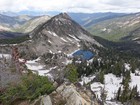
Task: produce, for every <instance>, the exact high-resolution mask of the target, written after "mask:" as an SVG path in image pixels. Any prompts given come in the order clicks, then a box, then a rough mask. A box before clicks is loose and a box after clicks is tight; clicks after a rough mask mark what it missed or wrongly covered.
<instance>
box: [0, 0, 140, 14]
mask: <svg viewBox="0 0 140 105" xmlns="http://www.w3.org/2000/svg"><path fill="white" fill-rule="evenodd" d="M0 11H1V12H20V11H45V12H48V11H59V12H81V13H95V12H121V13H122V12H126V13H132V12H140V0H0Z"/></svg>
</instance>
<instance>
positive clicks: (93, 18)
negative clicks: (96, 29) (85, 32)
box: [68, 12, 127, 27]
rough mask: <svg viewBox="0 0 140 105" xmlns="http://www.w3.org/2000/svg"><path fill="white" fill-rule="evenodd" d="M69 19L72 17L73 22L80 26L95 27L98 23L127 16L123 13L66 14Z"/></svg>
mask: <svg viewBox="0 0 140 105" xmlns="http://www.w3.org/2000/svg"><path fill="white" fill-rule="evenodd" d="M68 14H69V15H70V17H72V19H73V20H75V21H76V22H78V23H79V24H80V25H82V26H84V27H89V26H91V25H95V24H97V23H99V22H102V21H105V20H108V19H113V18H117V17H122V16H125V15H127V14H125V13H111V12H106V13H92V14H91V13H89V14H88V13H68Z"/></svg>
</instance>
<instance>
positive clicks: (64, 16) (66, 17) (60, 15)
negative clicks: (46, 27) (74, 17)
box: [55, 13, 71, 19]
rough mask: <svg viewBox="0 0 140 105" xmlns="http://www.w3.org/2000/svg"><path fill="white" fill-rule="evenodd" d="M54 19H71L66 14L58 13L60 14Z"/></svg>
mask: <svg viewBox="0 0 140 105" xmlns="http://www.w3.org/2000/svg"><path fill="white" fill-rule="evenodd" d="M55 18H65V19H71V17H70V16H69V15H68V14H67V13H60V14H58V15H56V16H55Z"/></svg>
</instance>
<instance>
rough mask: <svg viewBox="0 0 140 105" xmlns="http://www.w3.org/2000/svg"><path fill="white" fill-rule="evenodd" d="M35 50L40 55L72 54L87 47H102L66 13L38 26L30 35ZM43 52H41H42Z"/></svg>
mask: <svg viewBox="0 0 140 105" xmlns="http://www.w3.org/2000/svg"><path fill="white" fill-rule="evenodd" d="M30 37H31V39H32V41H33V42H32V44H33V46H34V50H35V51H36V52H37V53H38V54H43V53H46V52H53V53H56V52H59V51H62V52H65V53H71V52H73V51H75V50H77V49H80V47H82V46H83V45H82V43H84V44H86V45H88V46H89V45H91V44H96V45H98V46H101V45H100V44H99V43H98V42H97V41H96V40H94V38H93V37H91V34H90V33H89V32H87V31H86V30H84V29H83V28H82V27H81V26H80V25H79V24H77V23H76V22H74V21H73V20H72V19H71V18H70V17H69V16H68V15H67V14H66V13H62V14H59V15H57V16H55V17H53V18H51V19H50V20H49V21H47V22H46V23H44V24H42V25H40V26H38V27H37V28H36V29H35V30H34V31H32V33H31V34H30ZM40 51H41V52H40Z"/></svg>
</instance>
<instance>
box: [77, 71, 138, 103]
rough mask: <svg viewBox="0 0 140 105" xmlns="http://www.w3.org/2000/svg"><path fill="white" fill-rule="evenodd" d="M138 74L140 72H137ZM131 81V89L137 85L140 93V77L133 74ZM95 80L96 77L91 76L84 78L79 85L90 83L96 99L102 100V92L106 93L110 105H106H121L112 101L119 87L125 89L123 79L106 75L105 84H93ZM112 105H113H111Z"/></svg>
mask: <svg viewBox="0 0 140 105" xmlns="http://www.w3.org/2000/svg"><path fill="white" fill-rule="evenodd" d="M137 72H138V71H137ZM130 75H131V81H130V83H129V86H130V88H131V89H132V88H133V87H134V86H136V85H137V87H138V91H139V92H140V82H139V81H140V76H136V75H135V73H131V74H130ZM94 78H95V75H93V76H89V77H82V78H81V80H82V81H80V82H79V83H80V84H81V85H84V84H88V83H90V82H91V83H90V88H91V90H92V91H93V92H94V93H95V94H96V97H98V98H99V99H101V92H102V91H104V92H105V94H106V101H108V102H109V103H108V104H106V105H120V104H119V103H118V104H113V103H112V102H111V100H112V99H114V98H115V96H116V93H117V91H118V89H119V87H121V88H122V87H123V86H122V84H121V82H122V79H123V77H116V76H115V75H114V74H112V73H110V74H106V75H104V84H101V83H100V82H92V80H93V79H94ZM111 103H112V104H111Z"/></svg>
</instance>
